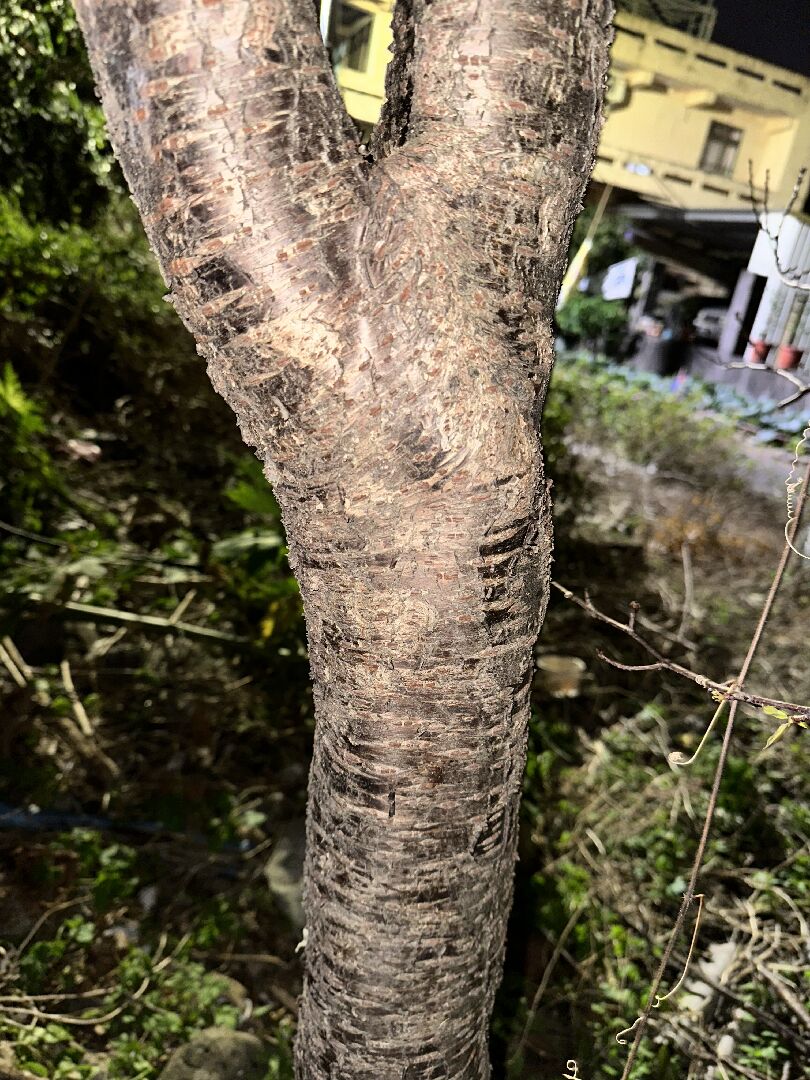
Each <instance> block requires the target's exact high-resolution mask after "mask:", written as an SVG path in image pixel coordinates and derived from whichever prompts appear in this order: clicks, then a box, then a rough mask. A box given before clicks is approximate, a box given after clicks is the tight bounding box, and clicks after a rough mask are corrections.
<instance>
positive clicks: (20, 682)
mask: <svg viewBox="0 0 810 1080" xmlns="http://www.w3.org/2000/svg"><path fill="white" fill-rule="evenodd" d="M0 663H2V665H3V667H4V668H5V669H6V671H7V672H8V673H9V675H10V676H11V678H12V680H13V681H14V682H15V683H16V684H17V686H19V688H20V689H21V690H22V689H24V688H25V687H26V686H27V685H28V680H27V679H26V678H25V676H24V675H23V673H22V672H21V671H20V669H19V666H18V665H17V664H15V662H14V659H13V657H12V656H11V654H10V653H9V651H8V649H7V648H6V647H5V645H4V644H0Z"/></svg>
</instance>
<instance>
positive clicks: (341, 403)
mask: <svg viewBox="0 0 810 1080" xmlns="http://www.w3.org/2000/svg"><path fill="white" fill-rule="evenodd" d="M77 9H78V13H79V17H80V20H81V23H82V26H83V29H84V32H85V36H86V39H87V43H88V46H89V50H90V55H91V60H92V63H93V66H94V69H95V72H96V76H97V80H98V83H99V87H100V89H101V93H102V100H103V103H104V107H105V112H106V114H107V118H108V122H109V127H110V133H111V138H112V141H113V144H114V146H115V148H116V151H117V153H118V156H119V158H120V160H121V163H122V165H123V167H124V172H125V174H126V176H127V180H128V183H129V184H130V187H131V189H132V191H133V194H134V196H135V199H136V202H137V203H138V206H139V208H140V211H141V214H142V216H143V220H144V224H145V226H146V229H147V232H148V234H149V237H150V240H151V243H152V245H153V247H154V250H155V252H156V253H157V256H158V259H159V261H160V264H161V268H162V271H163V273H164V275H165V277H166V280H167V282H168V283H169V284H170V286H171V292H172V298H173V302H174V303H175V305H176V307H177V310H178V312H179V313H180V316H181V318H182V319H183V320H184V322H185V323H186V325H187V326H188V327H189V329H190V330H191V332H192V333H193V334H194V335H195V337H196V339H197V342H198V347H199V350H200V352H201V353H202V355H203V356H204V357H205V358H206V359H207V361H208V366H209V371H210V374H211V379H212V381H213V383H214V386H215V387H216V389H217V390H218V391H219V392H220V393H221V394H222V395H223V396H224V397H225V398H226V399H227V400H228V401H229V402H230V404H231V405H232V407H233V409H234V411H235V413H236V416H237V419H238V422H239V424H240V426H241V429H242V432H243V435H244V437H245V440H246V441H247V442H248V443H250V444H251V445H252V446H254V447H255V448H256V450H257V453H258V454H259V456H260V457H261V459H262V460H263V462H264V464H265V469H266V474H267V476H268V479H269V480H270V481H271V482H272V483H273V485H274V488H275V492H276V495H277V497H278V501H279V503H280V505H281V507H282V511H283V515H284V522H285V526H286V528H287V535H288V539H289V545H290V561H291V564H292V566H293V568H294V570H295V573H296V576H297V578H298V581H299V584H300V586H301V593H302V596H303V600H304V608H305V613H306V620H307V633H308V639H309V649H310V659H311V666H312V677H313V681H314V687H315V703H316V721H317V725H316V734H315V748H314V756H313V761H312V769H311V775H310V788H309V812H308V843H307V863H306V871H305V910H306V917H307V938H306V949H305V954H304V955H305V969H306V971H305V985H304V996H303V1001H302V1005H301V1016H300V1027H299V1035H298V1039H297V1051H296V1056H297V1073H298V1076H299V1077H300V1078H302V1080H326V1078H330V1080H429V1078H447V1080H468V1078H469V1080H472V1078H479V1077H486V1076H488V1075H489V1064H488V1057H487V1026H488V1020H489V1016H490V1012H491V1009H492V1003H493V998H494V994H495V990H496V988H497V985H498V982H499V979H500V974H501V966H502V958H503V949H504V936H505V926H506V919H507V915H508V911H509V906H510V903H511V894H512V877H513V867H514V861H515V848H516V834H517V815H518V805H519V795H520V788H521V779H522V773H523V766H524V757H525V745H526V731H527V722H528V717H529V705H528V695H529V687H530V682H531V674H532V651H533V644H534V640H535V637H536V635H537V632H538V629H539V627H540V623H541V621H542V615H543V612H544V610H545V605H546V599H547V593H548V581H549V568H550V562H551V521H550V513H549V498H548V493H547V483H546V480H545V479H544V475H543V464H542V452H541V442H540V435H539V419H540V413H541V410H542V405H543V398H544V395H545V392H546V388H547V385H548V379H549V375H550V371H551V365H552V360H553V357H552V330H551V320H552V316H553V309H554V302H555V299H556V295H557V291H558V289H559V283H560V279H561V275H562V271H563V269H564V261H565V255H566V251H567V247H568V241H569V237H570V233H571V228H572V226H573V222H574V219H575V216H576V213H577V212H578V210H579V207H580V199H581V196H582V191H583V189H584V186H585V183H586V182H587V179H588V176H589V174H590V171H591V167H592V164H593V157H594V152H595V146H596V141H597V137H598V131H599V125H600V120H601V117H600V108H601V99H602V94H603V90H604V82H605V73H606V67H607V49H608V43H609V37H610V34H609V19H610V14H611V10H610V3H609V0H407V2H404V3H403V2H402V0H400V3H399V5H398V8H397V13H396V16H395V40H396V46H395V48H396V51H395V57H394V61H393V63H392V65H391V68H390V71H389V79H388V92H389V101H388V104H387V106H386V109H385V113H384V117H383V120H382V122H381V124H380V126H379V129H378V131H377V133H376V134H375V138H374V143H373V146H374V155H375V160H374V161H373V162H370V161H367V160H365V159H364V158H363V157H361V156H360V154H359V152H358V149H357V145H356V143H357V140H356V138H355V137H354V135H353V133H352V129H351V127H350V124H349V122H348V120H347V118H346V115H345V112H344V110H343V107H342V105H341V102H340V99H339V95H338V93H337V90H336V88H335V85H334V81H333V79H332V76H331V72H330V71H329V67H328V61H327V58H326V55H325V52H324V49H323V47H322V45H321V42H320V39H319V37H318V30H317V21H316V14H315V8H314V5H313V3H312V0H78V2H77Z"/></svg>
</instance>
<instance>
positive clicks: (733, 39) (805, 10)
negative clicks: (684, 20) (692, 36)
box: [712, 0, 810, 75]
mask: <svg viewBox="0 0 810 1080" xmlns="http://www.w3.org/2000/svg"><path fill="white" fill-rule="evenodd" d="M715 7H716V8H717V25H716V27H715V30H714V34H713V35H712V41H715V42H716V43H717V44H718V45H728V46H729V47H730V48H732V49H738V50H739V51H740V52H744V53H748V55H749V56H757V57H759V59H760V60H768V61H770V62H771V63H772V64H781V66H782V67H786V68H790V70H791V71H798V72H800V73H801V74H802V75H810V0H715Z"/></svg>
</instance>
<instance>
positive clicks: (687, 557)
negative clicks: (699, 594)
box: [675, 540, 695, 641]
mask: <svg viewBox="0 0 810 1080" xmlns="http://www.w3.org/2000/svg"><path fill="white" fill-rule="evenodd" d="M681 560H682V562H683V610H682V612H681V622H680V625H679V627H678V631H677V633H676V635H675V636H676V637H677V638H678V640H679V641H680V640H682V639H683V638H684V636H685V635H686V631H687V628H688V626H689V620H690V619H691V618H692V602H693V600H694V595H695V579H694V576H693V574H692V549H691V546H690V544H689V541H688V540H684V542H683V543H682V544H681Z"/></svg>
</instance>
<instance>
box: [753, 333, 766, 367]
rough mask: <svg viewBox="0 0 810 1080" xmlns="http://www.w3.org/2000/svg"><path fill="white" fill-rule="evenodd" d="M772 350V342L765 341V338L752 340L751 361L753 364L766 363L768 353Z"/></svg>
mask: <svg viewBox="0 0 810 1080" xmlns="http://www.w3.org/2000/svg"><path fill="white" fill-rule="evenodd" d="M770 351H771V343H770V342H769V341H765V340H764V338H758V339H757V340H756V341H752V342H751V363H752V364H764V363H765V362H766V360H767V359H768V353H769V352H770Z"/></svg>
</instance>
